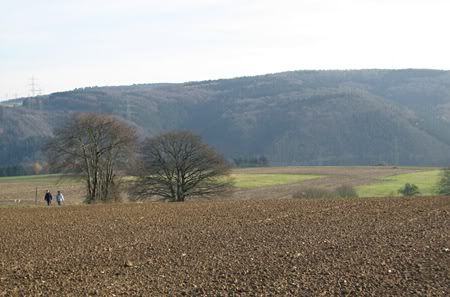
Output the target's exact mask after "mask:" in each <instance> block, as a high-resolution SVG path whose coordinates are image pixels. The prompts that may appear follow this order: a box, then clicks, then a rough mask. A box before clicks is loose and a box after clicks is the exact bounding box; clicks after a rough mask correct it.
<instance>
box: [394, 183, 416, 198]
mask: <svg viewBox="0 0 450 297" xmlns="http://www.w3.org/2000/svg"><path fill="white" fill-rule="evenodd" d="M398 192H399V193H400V194H402V195H403V196H408V197H410V196H415V195H419V194H420V192H419V187H418V186H416V185H415V184H410V183H407V184H405V185H404V186H403V188H400V189H399V190H398Z"/></svg>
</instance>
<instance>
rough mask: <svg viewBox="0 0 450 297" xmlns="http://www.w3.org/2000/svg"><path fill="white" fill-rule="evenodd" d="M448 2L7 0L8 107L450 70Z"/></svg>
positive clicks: (3, 51) (3, 70) (3, 12)
mask: <svg viewBox="0 0 450 297" xmlns="http://www.w3.org/2000/svg"><path fill="white" fill-rule="evenodd" d="M449 15H450V1H448V0H442V1H441V0H292V1H290V0H276V1H275V0H273V1H269V0H255V1H253V0H247V1H244V0H220V1H214V0H209V1H206V0H165V1H161V0H158V1H153V0H146V1H144V0H126V1H125V0H123V1H122V0H0V99H3V98H5V97H9V98H13V97H15V96H16V95H17V96H19V97H20V96H27V95H29V93H30V92H29V89H30V86H29V84H30V78H31V76H32V75H34V76H35V77H36V78H37V79H38V80H37V82H38V85H39V87H40V88H41V89H42V91H43V93H50V92H55V91H60V90H70V89H74V88H77V87H85V86H95V85H98V86H103V85H128V84H134V83H154V82H183V81H194V80H206V79H215V78H230V77H236V76H244V75H255V74H266V73H273V72H280V71H287V70H301V69H361V68H434V69H450V41H449V37H448V28H450V17H449Z"/></svg>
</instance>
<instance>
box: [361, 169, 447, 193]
mask: <svg viewBox="0 0 450 297" xmlns="http://www.w3.org/2000/svg"><path fill="white" fill-rule="evenodd" d="M440 174H441V171H440V170H429V171H422V172H416V173H407V174H400V175H393V176H388V177H385V178H383V179H381V180H380V182H379V183H373V184H370V185H363V186H358V187H356V188H355V189H356V191H357V193H358V195H359V196H360V197H383V196H400V194H399V193H398V190H399V189H400V188H401V187H403V186H404V185H405V184H406V183H410V184H415V185H416V186H418V187H419V191H420V192H421V195H435V194H436V192H437V183H438V182H439V179H440Z"/></svg>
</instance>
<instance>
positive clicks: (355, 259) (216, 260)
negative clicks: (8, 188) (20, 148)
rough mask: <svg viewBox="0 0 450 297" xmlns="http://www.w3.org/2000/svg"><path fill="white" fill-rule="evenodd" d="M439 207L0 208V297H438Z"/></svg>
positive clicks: (445, 210)
mask: <svg viewBox="0 0 450 297" xmlns="http://www.w3.org/2000/svg"><path fill="white" fill-rule="evenodd" d="M449 226H450V198H413V199H405V198H390V199H350V200H315V201H308V200H291V199H285V200H264V201H228V202H225V201H222V202H195V203H194V202H187V203H147V204H121V205H119V204H116V205H97V206H67V207H62V208H57V207H51V208H42V207H41V208H23V209H18V208H14V209H0V239H1V240H0V296H39V295H42V296H87V295H99V296H161V295H166V296H167V295H172V296H173V295H187V296H193V295H194V296H195V295H200V296H237V295H239V296H286V295H291V296H450V232H449Z"/></svg>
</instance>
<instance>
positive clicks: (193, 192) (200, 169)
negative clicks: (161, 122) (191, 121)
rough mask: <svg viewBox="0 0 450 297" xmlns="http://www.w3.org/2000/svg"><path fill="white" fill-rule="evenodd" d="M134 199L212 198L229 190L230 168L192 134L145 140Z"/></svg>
mask: <svg viewBox="0 0 450 297" xmlns="http://www.w3.org/2000/svg"><path fill="white" fill-rule="evenodd" d="M142 165H143V168H142V169H141V171H142V172H141V173H140V176H139V178H138V180H137V181H136V183H135V185H134V188H133V190H132V194H133V196H134V197H135V199H145V198H148V197H151V196H159V197H162V198H163V199H169V200H172V201H185V199H186V198H188V197H192V196H213V195H218V194H222V193H224V192H226V191H227V190H229V189H230V186H231V184H230V182H229V180H228V179H227V178H226V177H227V176H228V175H229V173H230V170H231V166H230V164H229V163H228V162H227V161H226V160H225V159H224V158H223V156H222V155H220V154H219V153H218V152H216V151H215V150H214V149H212V148H211V147H209V146H208V145H207V144H205V143H203V142H202V140H201V138H200V137H199V136H197V135H195V134H193V133H191V132H187V131H181V132H170V133H165V134H161V135H159V136H157V137H154V138H149V139H146V140H145V142H144V144H143V149H142Z"/></svg>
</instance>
